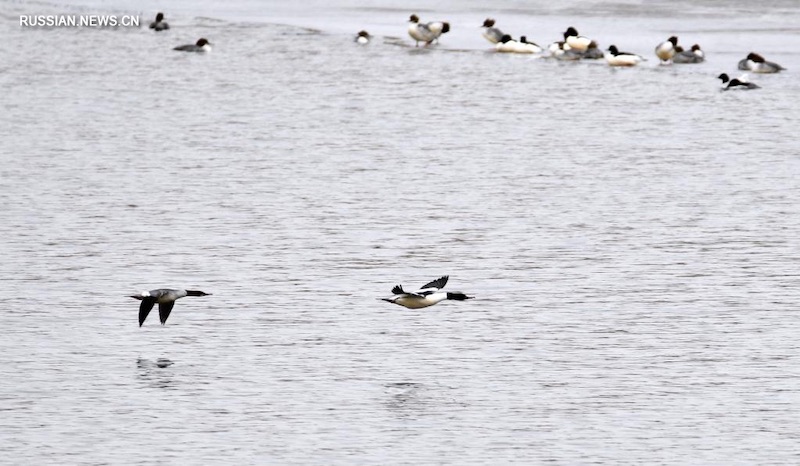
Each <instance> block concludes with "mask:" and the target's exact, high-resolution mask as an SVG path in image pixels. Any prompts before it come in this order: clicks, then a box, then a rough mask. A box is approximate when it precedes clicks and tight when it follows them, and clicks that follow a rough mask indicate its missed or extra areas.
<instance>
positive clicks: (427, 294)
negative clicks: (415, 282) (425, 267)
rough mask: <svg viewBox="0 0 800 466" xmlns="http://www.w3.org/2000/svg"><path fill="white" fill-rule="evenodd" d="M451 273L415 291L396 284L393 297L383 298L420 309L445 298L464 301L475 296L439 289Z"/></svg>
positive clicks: (410, 307)
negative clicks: (409, 290)
mask: <svg viewBox="0 0 800 466" xmlns="http://www.w3.org/2000/svg"><path fill="white" fill-rule="evenodd" d="M448 278H450V277H449V275H445V276H443V277H440V278H437V279H436V280H433V281H432V282H430V283H426V284H425V285H424V286H423V287H422V288H420V289H419V290H417V291H414V292H413V293H410V292H406V291H404V290H403V286H402V285H396V286H395V287H394V288H392V293H394V296H393V297H391V298H381V299H382V300H383V301H386V302H389V303H394V304H399V305H400V306H403V307H407V308H409V309H420V308H423V307H428V306H433V305H434V304H436V303H439V302H441V301H444V300H445V299H452V300H455V301H464V300H466V299H472V298H474V296H467V295H465V294H464V293H462V292H460V291H452V292H450V291H439V290H441V289H442V288H444V286H445V285H446V284H447V279H448Z"/></svg>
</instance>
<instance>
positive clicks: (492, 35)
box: [481, 18, 504, 44]
mask: <svg viewBox="0 0 800 466" xmlns="http://www.w3.org/2000/svg"><path fill="white" fill-rule="evenodd" d="M481 27H482V28H483V37H484V38H485V39H486V40H488V41H489V42H491V43H493V44H496V43H498V42H500V39H502V38H503V35H504V34H503V31H501V30H500V29H498V28H496V27H494V19H492V18H486V19H485V20H484V21H483V26H481Z"/></svg>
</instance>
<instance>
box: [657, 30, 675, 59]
mask: <svg viewBox="0 0 800 466" xmlns="http://www.w3.org/2000/svg"><path fill="white" fill-rule="evenodd" d="M677 46H678V37H677V36H670V38H669V39H667V40H665V41H664V42H662V43H660V44H658V45H656V56H657V57H658V58H659V59H660V60H661V64H662V65H668V64H670V62H671V60H672V57H673V56H675V53H676V51H675V47H677Z"/></svg>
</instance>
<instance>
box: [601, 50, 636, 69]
mask: <svg viewBox="0 0 800 466" xmlns="http://www.w3.org/2000/svg"><path fill="white" fill-rule="evenodd" d="M605 57H606V61H607V62H608V64H609V65H611V66H636V65H638V64H639V62H640V61H642V60H644V58H643V57H642V56H641V55H636V54H635V53H629V52H620V51H619V50H618V49H617V46H616V45H612V46H610V47H608V51H607V52H606V54H605Z"/></svg>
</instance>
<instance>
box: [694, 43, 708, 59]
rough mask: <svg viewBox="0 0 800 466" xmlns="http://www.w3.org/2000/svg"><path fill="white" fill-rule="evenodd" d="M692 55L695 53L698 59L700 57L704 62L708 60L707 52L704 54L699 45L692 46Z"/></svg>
mask: <svg viewBox="0 0 800 466" xmlns="http://www.w3.org/2000/svg"><path fill="white" fill-rule="evenodd" d="M692 53H693V54H695V55H697V56H698V57H700V59H701V60H700V61H703V60H705V59H706V53H705V52H703V51H702V50H701V49H700V46H699V45H698V44H694V45H692Z"/></svg>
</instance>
